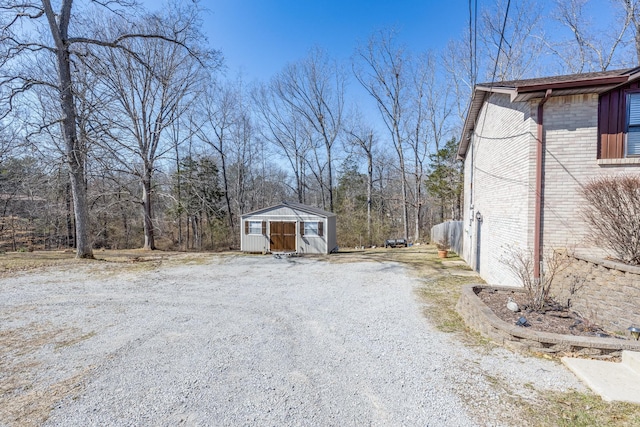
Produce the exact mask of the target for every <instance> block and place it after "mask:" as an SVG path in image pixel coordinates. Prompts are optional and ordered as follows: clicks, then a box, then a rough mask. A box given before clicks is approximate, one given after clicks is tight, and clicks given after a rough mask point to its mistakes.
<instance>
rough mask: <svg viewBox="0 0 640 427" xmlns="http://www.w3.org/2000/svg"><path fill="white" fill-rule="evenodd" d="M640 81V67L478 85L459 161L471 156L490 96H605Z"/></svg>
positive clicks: (470, 108)
mask: <svg viewBox="0 0 640 427" xmlns="http://www.w3.org/2000/svg"><path fill="white" fill-rule="evenodd" d="M638 78H640V67H636V68H626V69H623V70H611V71H600V72H593V73H581V74H567V75H562V76H551V77H541V78H535V79H526V80H511V81H503V82H494V83H480V84H477V85H476V86H475V87H474V90H473V94H472V96H471V103H470V105H469V111H468V113H467V117H466V119H465V121H464V126H463V128H462V135H461V138H460V144H459V145H458V159H464V158H465V156H466V154H467V149H468V148H469V142H470V140H471V135H472V132H473V131H474V130H475V126H476V120H477V118H478V114H480V109H481V108H482V105H483V104H484V102H485V99H486V97H487V96H488V94H490V93H503V94H507V95H509V96H510V98H511V101H512V102H516V101H518V102H522V101H529V100H531V99H537V98H544V96H545V94H546V91H547V90H548V89H551V96H566V95H579V94H587V93H596V94H601V93H605V92H607V91H609V90H612V89H614V88H616V87H618V86H620V85H624V84H626V83H629V82H631V81H633V80H636V79H638Z"/></svg>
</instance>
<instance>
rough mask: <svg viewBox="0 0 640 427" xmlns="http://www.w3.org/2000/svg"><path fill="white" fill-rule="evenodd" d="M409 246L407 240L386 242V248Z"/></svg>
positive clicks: (388, 240) (389, 240)
mask: <svg viewBox="0 0 640 427" xmlns="http://www.w3.org/2000/svg"><path fill="white" fill-rule="evenodd" d="M407 246H409V244H408V243H407V239H387V240H385V241H384V247H385V248H401V247H405V248H406V247H407Z"/></svg>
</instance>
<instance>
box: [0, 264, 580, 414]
mask: <svg viewBox="0 0 640 427" xmlns="http://www.w3.org/2000/svg"><path fill="white" fill-rule="evenodd" d="M111 268H112V266H109V265H108V263H105V264H102V265H98V266H96V265H95V264H89V265H86V266H82V265H81V266H73V267H70V268H67V269H54V268H52V269H48V270H46V271H45V272H44V273H43V272H32V273H24V274H21V275H18V276H14V277H11V278H5V279H2V280H0V301H1V302H0V308H1V313H2V315H1V317H2V324H1V325H2V326H1V327H0V329H1V330H3V331H6V330H10V329H13V328H19V327H26V326H29V325H35V324H42V325H48V326H47V327H49V328H51V329H52V330H54V329H55V330H63V331H66V332H65V334H67V335H68V337H67V338H68V339H67V341H68V342H67V343H66V344H64V345H60V344H59V343H58V344H57V345H46V346H43V347H42V348H39V349H38V350H37V351H34V352H33V353H31V354H29V355H24V356H21V357H30V358H32V359H33V360H34V361H37V367H35V368H33V369H36V370H37V372H36V375H35V377H34V378H35V381H36V385H35V386H37V387H45V385H46V384H53V383H56V382H59V381H62V380H65V379H68V378H71V377H73V376H75V375H78V376H79V378H80V380H79V381H78V383H77V386H76V387H75V389H74V390H72V391H70V392H67V393H66V394H65V396H66V397H64V398H63V399H62V400H59V401H58V402H57V403H56V404H55V406H54V407H53V408H52V410H51V413H50V416H49V418H48V420H47V421H46V422H45V424H44V425H46V426H60V425H64V426H139V425H155V426H175V425H186V426H320V425H322V426H338V425H339V426H364V425H376V426H380V425H382V426H385V425H389V426H402V425H406V426H418V425H420V426H474V425H510V421H508V420H509V413H510V409H512V408H510V407H509V406H508V405H507V404H505V403H504V400H505V398H506V397H508V396H510V395H517V396H521V397H523V398H534V397H535V395H536V393H539V392H544V391H545V390H559V391H566V390H569V389H576V390H580V391H584V387H583V386H582V385H581V384H580V383H579V382H578V380H577V379H576V378H575V377H574V376H573V375H572V374H571V373H569V372H568V371H567V370H566V369H565V368H563V367H562V366H561V365H559V364H558V363H556V362H552V361H549V360H543V359H538V358H533V357H526V356H523V355H519V354H515V353H512V352H510V351H507V350H505V349H502V348H498V349H494V350H488V349H486V348H473V347H467V346H465V345H463V344H461V343H460V342H459V341H457V340H456V337H455V335H451V334H445V333H442V332H439V331H437V330H436V329H435V328H434V327H433V326H432V325H431V324H430V323H429V321H428V320H427V319H426V318H425V317H424V316H423V315H422V309H423V306H422V304H423V302H421V301H420V299H419V298H418V296H417V295H416V293H415V290H416V289H417V288H418V287H419V286H420V283H419V280H418V279H416V278H412V277H411V276H410V275H409V274H407V271H406V270H405V269H404V268H403V267H402V266H401V265H399V264H394V263H364V262H363V263H349V264H334V263H330V262H324V261H321V260H319V259H313V258H283V259H275V258H273V257H269V256H212V257H211V258H210V259H208V261H207V262H206V263H204V264H202V263H192V264H187V265H178V264H170V265H169V266H161V267H158V268H154V269H151V270H147V271H145V270H144V269H142V271H131V270H121V269H118V268H116V269H115V270H113V271H112V270H111ZM67 335H65V336H67ZM16 357H17V356H16ZM0 375H2V374H0ZM496 384H498V386H496ZM4 422H6V420H2V419H0V424H1V423H4ZM511 423H512V424H511V425H513V420H511Z"/></svg>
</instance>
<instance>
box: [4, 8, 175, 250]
mask: <svg viewBox="0 0 640 427" xmlns="http://www.w3.org/2000/svg"><path fill="white" fill-rule="evenodd" d="M85 3H86V4H84V5H82V6H86V7H84V8H83V14H82V15H80V16H78V15H76V14H74V12H73V11H74V8H73V6H74V3H73V1H72V0H62V1H60V2H59V9H58V10H54V5H53V4H52V2H51V0H41V1H39V2H36V1H31V2H29V1H27V2H23V1H18V0H5V1H3V2H2V3H1V4H0V11H1V12H2V15H1V17H0V19H1V20H2V22H1V23H0V25H1V31H2V38H1V43H2V45H3V48H4V50H3V54H2V55H0V65H1V69H2V71H1V73H2V74H1V76H0V87H2V89H1V92H2V96H3V97H4V101H5V105H6V106H7V107H8V109H9V110H11V109H13V108H14V107H15V106H16V102H17V101H18V99H19V98H20V97H21V95H23V94H26V93H27V92H31V90H32V89H33V88H35V87H41V86H45V87H48V88H51V89H53V90H55V91H56V92H57V93H58V99H59V101H58V103H59V105H58V108H59V111H58V113H59V114H58V117H57V118H56V119H55V121H53V122H52V123H49V124H46V126H45V127H49V126H51V125H52V124H54V123H55V124H59V126H60V128H61V134H62V137H63V140H64V152H65V155H66V165H67V168H68V171H69V177H70V185H71V190H72V194H73V211H74V215H75V229H76V247H77V257H79V258H91V257H93V250H92V246H91V241H90V237H89V236H90V233H89V228H90V223H89V212H88V206H87V183H86V164H87V160H88V159H87V144H86V141H85V140H84V139H83V135H82V134H80V133H79V132H78V118H79V116H80V115H81V113H82V112H80V113H79V112H78V110H77V108H78V103H77V100H78V94H79V92H78V90H77V81H78V75H77V72H76V71H77V69H76V68H74V67H73V66H72V64H73V63H74V61H77V63H79V62H82V61H83V60H84V59H85V55H86V54H87V53H88V52H89V51H91V50H92V49H94V48H96V47H102V48H104V49H107V50H114V51H118V52H120V53H123V52H126V53H127V54H130V55H132V56H134V57H136V58H137V59H138V60H140V58H141V57H140V56H139V55H137V54H136V52H134V51H133V50H131V43H133V42H134V41H135V40H142V39H144V40H150V39H158V40H165V41H167V42H176V40H175V39H174V36H175V35H176V33H172V32H171V31H166V32H164V33H159V32H154V33H152V32H148V31H143V32H137V31H136V30H135V29H134V31H131V27H125V26H122V27H121V29H123V31H121V32H118V33H115V34H114V33H108V32H101V31H99V30H101V29H100V28H96V27H92V26H91V25H92V23H91V21H90V20H89V19H87V17H89V16H93V15H94V13H97V11H98V10H102V11H107V12H108V13H109V14H111V16H115V17H118V18H120V19H124V17H125V16H131V15H133V16H135V15H136V14H137V9H136V8H135V7H134V6H135V3H134V2H132V1H129V0H112V1H108V2H85ZM82 6H80V7H82ZM132 12H133V13H132ZM176 28H177V27H176ZM156 29H157V28H154V30H156ZM173 29H175V28H171V26H170V25H169V30H173ZM72 33H74V34H72ZM101 59H102V58H100V57H93V58H92V60H94V61H96V62H97V63H99V62H100V60H101ZM51 60H53V62H54V68H55V70H56V73H55V74H56V75H57V80H55V81H54V80H50V79H47V76H44V78H42V77H43V76H41V75H39V74H37V72H38V70H39V69H40V64H43V63H44V64H46V63H48V61H51ZM36 64H37V65H36ZM5 113H6V112H5Z"/></svg>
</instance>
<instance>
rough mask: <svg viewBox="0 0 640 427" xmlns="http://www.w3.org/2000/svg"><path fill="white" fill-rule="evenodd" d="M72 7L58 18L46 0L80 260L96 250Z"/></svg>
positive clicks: (66, 1) (67, 6) (62, 10)
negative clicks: (77, 98)
mask: <svg viewBox="0 0 640 427" xmlns="http://www.w3.org/2000/svg"><path fill="white" fill-rule="evenodd" d="M71 4H72V0H64V1H63V2H62V7H61V8H60V14H59V15H57V14H55V13H54V11H53V9H52V7H51V2H50V0H42V5H43V6H44V11H45V14H46V16H47V20H48V22H49V28H50V30H51V36H52V37H53V40H54V41H55V44H56V60H57V69H58V83H59V87H58V90H59V91H60V108H61V109H62V135H63V138H64V146H65V154H66V157H67V158H66V161H67V166H68V168H69V178H70V181H71V191H72V193H73V209H74V213H75V219H76V251H77V252H76V257H77V258H93V250H92V248H91V243H90V242H89V210H88V208H87V189H86V185H85V176H84V175H85V171H84V164H85V162H86V157H87V153H86V152H85V149H84V148H85V147H83V145H82V144H81V143H80V141H79V140H78V134H77V129H76V119H77V115H76V110H75V102H74V95H73V90H72V87H73V86H72V80H71V58H70V54H69V41H68V38H69V37H68V29H69V20H70V19H71Z"/></svg>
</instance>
